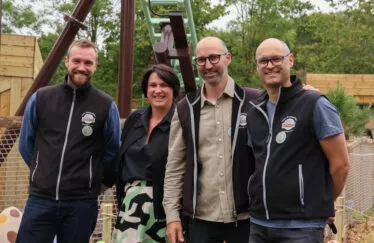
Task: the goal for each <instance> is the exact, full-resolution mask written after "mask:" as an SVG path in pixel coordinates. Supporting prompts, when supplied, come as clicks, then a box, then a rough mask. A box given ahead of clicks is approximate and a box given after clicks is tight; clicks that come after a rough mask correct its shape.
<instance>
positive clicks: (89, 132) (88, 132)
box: [82, 126, 93, 137]
mask: <svg viewBox="0 0 374 243" xmlns="http://www.w3.org/2000/svg"><path fill="white" fill-rule="evenodd" d="M92 132H93V130H92V127H90V126H84V127H83V128H82V134H83V135H84V136H86V137H88V136H91V135H92Z"/></svg>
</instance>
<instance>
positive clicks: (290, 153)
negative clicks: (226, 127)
mask: <svg viewBox="0 0 374 243" xmlns="http://www.w3.org/2000/svg"><path fill="white" fill-rule="evenodd" d="M293 64H294V56H293V54H292V53H291V52H290V50H289V48H288V46H287V45H286V43H284V42H283V41H281V40H279V39H275V38H270V39H267V40H265V41H263V42H262V43H261V44H260V45H259V46H258V48H257V51H256V65H257V72H258V74H259V76H260V78H261V79H262V81H263V84H264V87H265V90H266V92H264V93H263V94H262V95H261V96H260V97H259V98H257V99H256V100H253V101H250V106H251V107H250V109H249V110H248V115H247V127H248V145H249V146H250V147H251V148H252V149H253V153H254V156H255V161H256V165H255V171H254V173H253V174H252V175H251V177H250V179H249V182H248V192H249V196H250V211H249V212H250V214H251V229H250V240H249V242H250V243H267V242H277V243H298V242H299V243H304V242H307V243H323V240H324V235H323V233H324V228H325V226H326V222H328V223H330V224H331V223H332V222H333V217H334V199H336V198H337V197H338V196H339V194H340V193H341V191H342V190H343V187H344V183H345V179H346V177H347V174H348V169H349V161H348V152H347V147H346V143H345V137H344V131H343V127H342V124H341V121H340V117H339V114H338V111H337V109H336V108H335V107H334V106H333V105H332V104H331V103H330V102H329V101H328V100H327V99H326V97H324V96H323V95H322V94H321V93H319V92H315V91H311V90H304V89H303V88H302V83H301V80H300V79H299V78H298V77H297V76H295V75H292V76H291V75H290V69H291V68H292V67H293Z"/></svg>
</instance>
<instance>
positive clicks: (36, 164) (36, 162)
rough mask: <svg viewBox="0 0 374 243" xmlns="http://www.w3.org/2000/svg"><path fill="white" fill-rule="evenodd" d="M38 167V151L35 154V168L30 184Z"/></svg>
mask: <svg viewBox="0 0 374 243" xmlns="http://www.w3.org/2000/svg"><path fill="white" fill-rule="evenodd" d="M38 165H39V151H38V152H37V154H36V161H35V168H34V171H33V172H32V176H31V181H32V182H34V175H35V172H36V170H37V169H38Z"/></svg>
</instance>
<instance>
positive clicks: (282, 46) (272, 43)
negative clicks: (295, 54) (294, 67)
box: [256, 38, 290, 58]
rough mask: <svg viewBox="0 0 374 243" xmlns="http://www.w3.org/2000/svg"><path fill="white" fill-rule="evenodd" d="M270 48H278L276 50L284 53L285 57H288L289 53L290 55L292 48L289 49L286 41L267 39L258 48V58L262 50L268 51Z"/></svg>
mask: <svg viewBox="0 0 374 243" xmlns="http://www.w3.org/2000/svg"><path fill="white" fill-rule="evenodd" d="M270 47H271V48H276V49H278V50H280V51H282V52H284V54H283V55H286V54H287V53H290V48H288V46H287V44H286V43H285V42H284V41H282V40H279V39H277V38H269V39H266V40H264V41H263V42H261V44H260V45H259V46H258V47H257V50H256V58H257V57H258V54H259V53H260V52H261V51H262V50H264V49H265V50H266V49H268V48H270Z"/></svg>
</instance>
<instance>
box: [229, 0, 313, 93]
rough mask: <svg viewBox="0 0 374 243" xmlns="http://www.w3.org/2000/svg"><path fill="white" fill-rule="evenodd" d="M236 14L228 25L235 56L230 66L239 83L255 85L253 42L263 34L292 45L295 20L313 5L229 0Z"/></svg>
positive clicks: (258, 41) (285, 1)
mask: <svg viewBox="0 0 374 243" xmlns="http://www.w3.org/2000/svg"><path fill="white" fill-rule="evenodd" d="M231 3H232V4H233V6H235V8H236V11H237V12H238V17H237V18H236V20H235V21H232V22H231V23H230V25H229V31H230V34H231V35H233V38H230V39H231V40H234V41H235V38H236V39H237V40H236V41H235V42H234V43H235V46H233V47H232V48H231V52H232V54H233V56H234V58H235V57H236V60H235V59H233V62H232V65H231V66H232V67H233V68H234V69H235V71H236V72H235V73H233V74H232V75H233V77H234V78H235V80H238V81H239V83H240V84H242V85H246V86H259V85H260V83H261V82H260V81H259V78H258V76H257V72H256V68H255V67H256V65H255V60H254V58H255V52H256V48H257V46H258V45H259V44H260V43H261V42H262V41H263V40H264V39H266V38H269V37H276V38H280V39H282V40H284V41H285V42H286V43H288V44H289V45H290V47H291V48H292V47H293V46H294V37H295V28H294V26H295V23H296V22H297V19H299V18H300V16H304V15H306V14H307V12H308V11H310V10H311V9H312V7H313V5H312V4H311V3H310V2H309V1H300V0H295V1H290V0H275V1H274V0H232V1H231Z"/></svg>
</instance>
